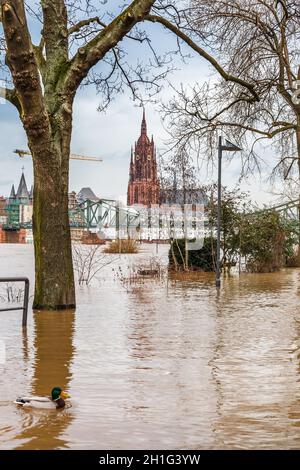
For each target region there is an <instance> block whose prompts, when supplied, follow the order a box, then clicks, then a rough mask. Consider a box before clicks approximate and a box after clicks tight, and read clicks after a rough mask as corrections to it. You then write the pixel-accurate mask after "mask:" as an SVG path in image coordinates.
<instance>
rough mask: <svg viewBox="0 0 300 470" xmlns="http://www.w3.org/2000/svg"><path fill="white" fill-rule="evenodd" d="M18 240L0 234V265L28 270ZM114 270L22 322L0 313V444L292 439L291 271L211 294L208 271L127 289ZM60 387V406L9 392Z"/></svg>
mask: <svg viewBox="0 0 300 470" xmlns="http://www.w3.org/2000/svg"><path fill="white" fill-rule="evenodd" d="M14 249H15V247H9V246H3V245H2V246H1V245H0V256H1V258H2V261H3V262H2V264H1V272H0V275H4V274H7V275H8V274H24V272H22V271H21V268H22V269H24V265H25V266H26V263H29V262H30V261H31V255H30V254H28V250H30V249H31V247H28V246H24V247H21V248H20V247H18V248H17V249H18V250H19V253H18V257H17V260H18V264H16V265H15V266H14V267H12V266H11V256H10V253H9V250H14ZM150 249H151V248H150V247H148V248H147V250H150ZM5 250H8V252H7V251H5ZM147 255H148V254H147V253H142V254H140V255H138V256H140V257H145V256H147ZM133 258H134V257H132V258H131V259H133ZM6 259H7V265H6V269H5V268H4V266H5V261H6ZM22 259H23V264H22V262H21V260H22ZM8 261H9V262H8ZM116 263H118V264H120V263H121V264H123V266H126V265H128V259H126V258H124V257H122V259H121V261H120V260H119V259H118V257H116ZM9 269H11V270H12V269H14V272H12V271H11V272H7V271H9ZM110 269H111V268H108V269H107V271H106V273H105V274H103V279H104V281H103V282H102V283H100V284H95V285H94V286H92V287H90V288H81V289H80V290H79V293H78V308H77V311H76V312H75V313H74V312H60V313H55V314H54V313H51V312H50V313H48V312H43V313H34V314H33V316H32V317H31V318H30V322H29V326H28V331H27V334H26V333H23V335H22V329H21V328H20V313H19V312H12V313H11V312H10V313H9V314H3V313H1V314H0V315H1V317H0V320H1V321H0V339H2V340H4V341H5V343H6V348H7V362H6V364H5V365H4V366H2V365H0V372H1V376H0V387H1V388H0V390H1V397H0V448H2V449H10V448H18V449H46V448H49V449H57V448H73V449H79V448H88V449H93V448H99V449H101V448H102V449H105V448H111V449H119V448H120V449H126V448H148V449H154V448H156V449H158V448H178V449H179V448H235V449H245V448H263V449H267V448H278V449H280V448H299V446H300V390H299V381H300V380H299V379H300V376H299V374H300V314H299V307H298V306H299V294H300V292H299V288H300V271H299V270H286V271H282V272H281V273H276V274H259V275H244V276H241V278H238V277H233V278H228V279H227V280H226V281H225V282H224V284H223V286H222V289H221V292H220V294H219V295H217V293H216V291H215V287H214V279H213V277H212V276H209V275H203V276H200V278H199V279H198V280H193V279H192V278H191V279H190V280H188V281H182V280H180V279H173V280H171V281H169V285H168V286H164V285H162V284H161V283H156V282H152V281H150V282H147V283H145V284H142V285H140V286H139V285H135V286H132V288H130V289H128V290H126V289H124V287H122V285H121V284H120V283H119V282H116V281H114V279H113V276H111V275H110ZM56 385H58V386H61V387H63V388H66V389H67V390H69V391H70V394H71V395H72V399H71V404H72V406H71V407H70V408H67V409H65V410H62V411H56V410H54V411H51V412H49V411H46V410H35V411H30V410H23V409H19V408H17V407H16V406H15V405H14V404H13V403H12V400H13V399H14V398H15V397H16V396H17V395H20V394H37V395H48V394H49V392H50V390H51V388H52V387H53V386H56Z"/></svg>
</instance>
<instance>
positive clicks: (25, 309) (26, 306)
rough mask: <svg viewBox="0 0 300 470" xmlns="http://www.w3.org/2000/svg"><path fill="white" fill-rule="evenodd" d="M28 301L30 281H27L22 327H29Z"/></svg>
mask: <svg viewBox="0 0 300 470" xmlns="http://www.w3.org/2000/svg"><path fill="white" fill-rule="evenodd" d="M28 299H29V279H25V289H24V303H23V317H22V326H23V327H24V326H27V314H28Z"/></svg>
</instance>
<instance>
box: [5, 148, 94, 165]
mask: <svg viewBox="0 0 300 470" xmlns="http://www.w3.org/2000/svg"><path fill="white" fill-rule="evenodd" d="M14 153H16V154H17V155H19V157H20V158H24V157H25V156H26V155H31V152H29V150H21V149H16V150H14ZM70 158H71V160H88V161H90V162H103V160H102V158H98V157H86V156H84V155H77V154H76V153H71V155H70Z"/></svg>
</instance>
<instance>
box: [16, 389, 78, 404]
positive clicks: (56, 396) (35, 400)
mask: <svg viewBox="0 0 300 470" xmlns="http://www.w3.org/2000/svg"><path fill="white" fill-rule="evenodd" d="M67 398H70V395H69V394H68V393H67V392H64V391H63V390H62V389H61V388H60V387H54V388H53V389H52V392H51V397H18V398H17V399H16V400H15V403H16V404H17V405H20V406H26V407H32V408H46V409H55V408H64V406H65V404H66V402H65V400H66V399H67Z"/></svg>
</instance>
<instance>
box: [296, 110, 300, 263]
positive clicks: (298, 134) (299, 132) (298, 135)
mask: <svg viewBox="0 0 300 470" xmlns="http://www.w3.org/2000/svg"><path fill="white" fill-rule="evenodd" d="M296 140H297V156H298V181H299V186H300V116H298V118H297V129H296ZM298 198H299V201H298V255H297V258H298V265H299V263H300V190H299V196H298Z"/></svg>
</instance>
